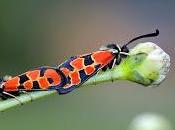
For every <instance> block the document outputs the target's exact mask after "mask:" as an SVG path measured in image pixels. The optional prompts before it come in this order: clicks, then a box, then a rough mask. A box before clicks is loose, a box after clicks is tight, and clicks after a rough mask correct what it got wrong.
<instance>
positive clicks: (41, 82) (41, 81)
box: [38, 77, 50, 89]
mask: <svg viewBox="0 0 175 130" xmlns="http://www.w3.org/2000/svg"><path fill="white" fill-rule="evenodd" d="M38 83H39V86H40V88H41V89H47V88H49V87H50V84H49V82H48V80H47V78H46V77H41V78H39V79H38Z"/></svg>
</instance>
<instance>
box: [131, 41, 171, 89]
mask: <svg viewBox="0 0 175 130" xmlns="http://www.w3.org/2000/svg"><path fill="white" fill-rule="evenodd" d="M139 53H146V54H148V56H147V57H146V59H145V60H144V62H143V63H142V64H141V65H140V67H139V68H140V70H139V71H138V72H139V73H140V74H141V75H143V76H144V77H145V78H147V79H149V80H150V81H152V82H151V84H150V86H152V85H153V86H155V85H159V84H160V83H161V82H162V81H163V80H164V79H165V77H166V75H167V73H168V71H169V68H170V56H169V55H168V54H167V53H165V52H164V51H163V50H162V49H161V48H160V47H159V46H157V45H156V44H154V43H152V42H147V43H140V44H138V45H137V46H136V47H135V48H134V49H133V50H131V54H139Z"/></svg>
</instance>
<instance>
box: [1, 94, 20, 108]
mask: <svg viewBox="0 0 175 130" xmlns="http://www.w3.org/2000/svg"><path fill="white" fill-rule="evenodd" d="M2 94H4V95H7V96H9V97H11V98H14V99H15V100H17V101H18V102H19V103H20V104H21V105H23V103H22V102H21V101H20V99H19V98H17V97H16V96H14V95H13V94H11V93H8V92H5V91H3V92H2Z"/></svg>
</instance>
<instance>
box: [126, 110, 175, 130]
mask: <svg viewBox="0 0 175 130" xmlns="http://www.w3.org/2000/svg"><path fill="white" fill-rule="evenodd" d="M129 130H173V128H172V125H171V124H170V122H169V121H168V120H167V119H165V118H164V117H162V116H161V115H158V114H154V113H143V114H140V115H138V116H136V117H135V118H134V119H133V121H132V122H131V124H130V126H129Z"/></svg>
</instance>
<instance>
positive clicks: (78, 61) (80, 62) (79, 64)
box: [70, 58, 84, 70]
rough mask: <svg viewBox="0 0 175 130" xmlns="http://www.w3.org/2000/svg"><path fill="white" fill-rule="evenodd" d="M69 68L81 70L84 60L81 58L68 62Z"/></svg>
mask: <svg viewBox="0 0 175 130" xmlns="http://www.w3.org/2000/svg"><path fill="white" fill-rule="evenodd" d="M70 64H71V66H72V67H74V68H75V69H76V70H81V69H83V67H84V59H83V58H77V59H75V60H73V61H72V62H70Z"/></svg>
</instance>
